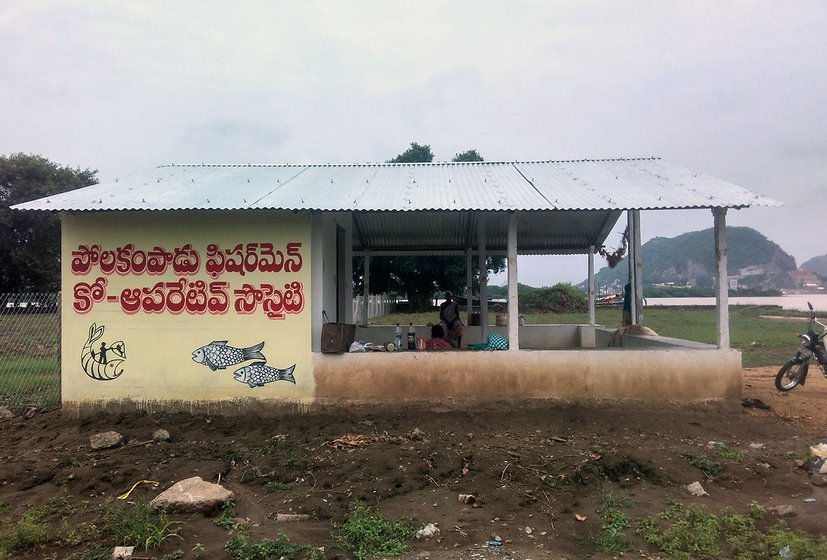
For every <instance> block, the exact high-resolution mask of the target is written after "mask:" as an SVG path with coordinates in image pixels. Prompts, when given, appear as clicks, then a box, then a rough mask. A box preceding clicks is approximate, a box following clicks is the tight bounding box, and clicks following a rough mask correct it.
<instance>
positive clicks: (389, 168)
mask: <svg viewBox="0 0 827 560" xmlns="http://www.w3.org/2000/svg"><path fill="white" fill-rule="evenodd" d="M776 205H778V203H777V202H775V201H774V200H772V199H769V198H766V197H763V196H760V195H756V194H753V193H751V192H749V191H747V190H745V189H742V188H740V187H737V186H735V185H732V184H730V183H727V182H725V181H721V180H719V179H715V178H713V177H708V176H705V175H700V174H696V173H693V172H691V171H689V170H687V169H685V168H683V167H680V166H677V165H674V164H670V163H667V162H664V161H662V160H659V159H654V158H648V159H619V160H580V161H533V162H469V163H424V164H384V163H373V164H352V165H165V166H161V167H159V168H157V169H153V170H151V171H147V172H144V173H139V174H137V175H133V176H130V177H126V178H124V179H119V180H115V181H111V182H108V183H101V184H98V185H93V186H90V187H86V188H83V189H78V190H74V191H70V192H66V193H62V194H57V195H54V196H49V197H46V198H41V199H39V200H35V201H32V202H26V203H23V204H18V205H16V206H14V207H13V208H15V209H18V210H52V211H56V210H60V211H136V210H150V211H165V210H245V209H246V210H277V211H322V212H325V211H331V212H333V211H346V212H351V213H352V219H353V240H352V247H353V249H354V251H357V252H359V251H370V252H371V254H377V255H380V254H402V253H411V252H414V253H418V254H461V253H464V252H465V251H467V250H469V249H472V250H473V249H474V248H476V246H477V235H478V231H479V228H480V225H481V221H482V220H484V221H485V243H486V248H487V251H488V252H489V254H491V255H502V254H505V251H506V247H507V232H508V217H509V214H510V213H511V212H513V211H516V212H519V217H518V222H517V238H518V249H519V253H520V254H560V253H585V252H587V251H588V250H589V247H591V246H594V247H600V246H602V244H603V243H604V242H605V240H606V236H607V235H609V233H610V232H611V230H612V228H613V227H614V225H615V223H616V222H617V220H618V218H619V217H620V215H621V213H622V211H623V210H658V209H660V210H666V209H679V208H714V207H727V208H743V207H747V206H776Z"/></svg>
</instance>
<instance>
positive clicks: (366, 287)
mask: <svg viewBox="0 0 827 560" xmlns="http://www.w3.org/2000/svg"><path fill="white" fill-rule="evenodd" d="M362 289H363V291H362V296H363V297H364V299H365V301H363V302H362V313H363V315H362V326H363V327H366V328H367V326H368V315H369V314H370V308H369V306H368V301H369V300H370V253H369V252H368V251H365V277H364V278H362Z"/></svg>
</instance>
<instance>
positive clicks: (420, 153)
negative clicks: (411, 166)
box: [388, 142, 434, 163]
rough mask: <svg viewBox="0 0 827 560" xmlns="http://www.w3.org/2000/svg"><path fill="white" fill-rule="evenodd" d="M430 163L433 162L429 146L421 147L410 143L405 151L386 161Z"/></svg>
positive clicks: (432, 154)
mask: <svg viewBox="0 0 827 560" xmlns="http://www.w3.org/2000/svg"><path fill="white" fill-rule="evenodd" d="M432 161H434V153H433V152H432V151H431V146H430V145H429V144H425V145H424V146H423V145H421V144H417V143H416V142H411V146H410V147H409V148H408V149H407V150H405V151H404V152H402V153H401V154H399V155H398V156H396V157H395V158H393V159H391V160H388V163H430V162H432Z"/></svg>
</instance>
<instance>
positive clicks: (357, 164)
mask: <svg viewBox="0 0 827 560" xmlns="http://www.w3.org/2000/svg"><path fill="white" fill-rule="evenodd" d="M659 159H661V158H660V157H657V156H649V157H617V158H581V159H537V160H519V159H518V160H497V161H493V160H492V161H428V162H405V163H391V162H354V163H164V164H161V165H159V166H158V167H159V168H163V167H216V168H219V167H221V168H231V167H233V168H241V167H260V168H273V167H319V168H323V167H436V166H443V165H447V166H451V167H453V166H465V165H472V166H475V165H515V164H526V163H602V162H607V161H653V160H659Z"/></svg>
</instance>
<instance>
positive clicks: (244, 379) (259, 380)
mask: <svg viewBox="0 0 827 560" xmlns="http://www.w3.org/2000/svg"><path fill="white" fill-rule="evenodd" d="M294 369H296V364H293V365H292V366H290V367H289V368H287V369H277V368H272V367H270V366H268V365H267V364H266V363H264V362H255V363H254V364H250V365H249V366H244V367H243V368H241V369H237V370H235V374H234V376H235V380H236V381H238V382H239V383H246V384H247V385H249V386H250V388H251V389H252V388H253V387H264V385H265V384H266V383H272V382H274V381H289V382H290V383H292V384H293V385H295V384H296V378H295V377H293V370H294Z"/></svg>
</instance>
